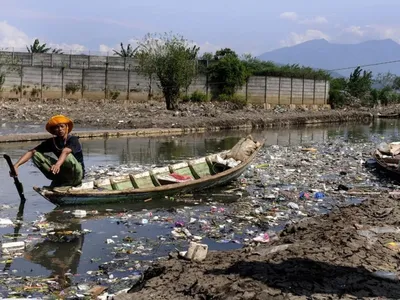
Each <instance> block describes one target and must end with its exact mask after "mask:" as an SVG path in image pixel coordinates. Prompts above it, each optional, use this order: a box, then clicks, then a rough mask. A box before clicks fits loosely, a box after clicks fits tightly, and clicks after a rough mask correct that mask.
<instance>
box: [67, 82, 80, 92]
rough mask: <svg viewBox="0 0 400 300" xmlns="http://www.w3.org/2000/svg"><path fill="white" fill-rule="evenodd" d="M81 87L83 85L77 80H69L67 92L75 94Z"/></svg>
mask: <svg viewBox="0 0 400 300" xmlns="http://www.w3.org/2000/svg"><path fill="white" fill-rule="evenodd" d="M80 89H81V85H80V84H79V83H75V82H73V81H72V82H68V83H67V84H66V85H65V93H66V94H67V95H69V94H72V95H73V94H75V93H76V92H78V91H79V90H80Z"/></svg>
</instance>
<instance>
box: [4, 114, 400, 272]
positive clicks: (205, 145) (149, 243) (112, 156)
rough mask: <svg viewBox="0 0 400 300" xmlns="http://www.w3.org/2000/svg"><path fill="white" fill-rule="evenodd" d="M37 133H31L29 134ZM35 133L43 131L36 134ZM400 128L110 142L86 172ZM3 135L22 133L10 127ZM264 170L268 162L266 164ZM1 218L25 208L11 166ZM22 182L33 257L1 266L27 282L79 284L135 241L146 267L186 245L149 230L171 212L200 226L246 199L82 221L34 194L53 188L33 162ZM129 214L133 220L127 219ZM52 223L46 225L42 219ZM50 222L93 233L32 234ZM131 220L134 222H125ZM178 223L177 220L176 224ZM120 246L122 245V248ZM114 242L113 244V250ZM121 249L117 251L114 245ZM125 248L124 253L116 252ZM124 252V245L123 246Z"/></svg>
mask: <svg viewBox="0 0 400 300" xmlns="http://www.w3.org/2000/svg"><path fill="white" fill-rule="evenodd" d="M24 128H25V130H24V131H25V132H30V129H29V127H24ZM32 128H33V130H37V128H36V127H35V126H32ZM399 128H400V122H399V120H388V119H386V120H377V121H376V122H375V123H373V124H369V125H357V124H344V125H343V124H340V125H339V124H334V125H329V126H313V127H303V128H283V129H268V130H256V131H223V132H215V133H198V134H190V135H182V136H168V137H139V138H137V137H135V138H134V137H124V138H108V139H83V140H81V142H82V145H83V149H84V156H85V164H86V166H87V168H88V170H89V172H90V171H91V170H99V169H111V170H112V169H114V168H116V167H118V166H121V165H122V166H126V167H127V168H133V169H134V168H137V169H140V168H146V167H147V168H150V167H151V166H154V165H163V164H168V163H172V162H176V161H179V160H183V159H188V158H193V157H199V156H203V155H206V154H208V153H213V152H217V151H221V150H225V149H229V148H230V147H232V146H233V145H234V144H235V143H236V142H237V141H238V140H239V139H240V138H241V137H243V136H245V135H246V134H249V133H251V134H252V135H253V137H254V138H256V139H265V144H266V147H268V146H270V145H283V146H284V145H307V144H314V143H324V142H328V141H329V140H335V139H340V140H343V141H345V142H347V143H349V144H350V145H351V144H355V143H364V142H371V141H373V142H375V143H377V142H379V141H380V139H386V140H393V141H394V140H399ZM2 130H3V131H4V132H12V131H14V130H15V128H14V129H13V128H7V127H3V128H2ZM36 144H37V143H36V142H24V143H8V144H0V153H7V154H9V155H10V156H11V158H12V160H13V161H16V160H17V159H18V158H19V157H20V156H21V155H22V154H23V153H24V152H25V151H27V150H28V149H30V148H32V147H34V146H35V145H36ZM261 162H262V160H261ZM0 167H1V172H0V218H5V219H11V220H15V218H16V216H17V212H18V207H19V196H18V194H17V192H16V189H15V186H14V184H13V180H12V178H10V177H9V175H8V166H7V164H6V162H5V160H3V159H2V160H0ZM19 172H20V174H19V179H20V180H21V182H22V183H23V185H24V190H25V196H26V198H27V202H26V204H25V207H24V211H23V226H22V228H21V229H20V232H19V233H20V234H21V235H22V236H21V237H20V238H19V240H25V241H28V242H29V243H30V248H29V249H30V251H28V253H25V254H24V255H23V256H21V257H17V258H14V259H13V260H10V261H2V262H0V267H2V268H5V269H7V270H11V271H12V272H13V273H14V274H16V275H21V276H28V275H29V276H37V275H43V276H50V275H59V274H62V273H63V272H64V273H65V272H71V273H73V274H76V276H77V277H79V276H83V275H84V274H87V273H88V272H89V273H90V271H93V270H96V269H97V268H98V266H99V265H100V264H101V263H104V262H107V261H110V260H112V259H115V258H116V257H118V255H116V254H118V252H119V249H117V248H118V247H120V246H121V243H122V242H121V240H122V238H123V237H127V236H130V237H132V239H133V240H135V241H136V242H137V243H136V246H135V247H136V252H134V253H133V254H132V256H131V259H133V260H137V261H141V260H146V259H154V258H156V257H158V256H164V255H166V254H167V253H168V251H171V250H173V249H175V248H179V243H178V244H177V243H166V242H165V241H166V236H167V235H168V234H169V233H170V232H171V228H172V227H173V225H168V223H166V222H148V223H147V221H146V222H144V221H143V219H145V220H150V219H151V218H154V216H157V218H160V219H163V220H165V219H166V218H170V217H171V211H174V212H178V213H181V215H184V216H185V217H188V216H189V215H190V216H192V217H196V218H200V217H199V216H201V215H202V214H206V212H208V211H209V210H210V203H208V202H207V201H205V199H207V198H209V197H212V201H213V203H214V204H215V203H218V202H224V201H235V200H236V199H237V198H238V197H239V196H237V195H235V194H234V193H233V194H230V196H229V197H228V196H227V194H226V193H225V189H226V188H225V189H224V188H222V189H217V190H214V191H213V193H214V194H213V195H211V196H210V195H207V194H204V195H200V196H198V197H197V198H196V199H197V200H196V199H195V201H191V202H190V203H185V202H175V201H171V199H169V200H168V199H166V200H165V201H158V202H154V201H150V202H141V203H134V204H125V205H119V206H116V205H114V206H111V207H110V206H98V207H84V208H80V209H86V210H87V211H88V212H89V211H92V210H93V211H97V212H99V214H98V215H96V216H95V217H93V218H83V219H75V218H71V214H70V213H69V212H70V211H71V210H74V209H76V208H71V207H68V208H57V207H55V206H54V205H53V204H51V203H49V202H47V201H46V200H45V199H43V198H42V197H41V196H40V195H38V194H37V193H36V192H34V191H33V189H32V187H33V186H42V185H47V184H48V183H49V182H48V180H47V179H46V178H44V176H42V175H41V174H40V172H39V171H38V170H37V169H35V167H34V166H33V165H32V163H30V162H28V163H26V164H25V165H24V166H22V167H21V168H20V170H19ZM127 212H129V216H128V217H126V218H125V219H124V216H126V214H127ZM44 215H46V218H47V219H43V218H44ZM40 219H43V221H44V222H42V224H44V225H43V226H46V224H48V222H50V221H54V220H56V221H57V222H58V224H62V225H64V226H66V230H71V231H74V230H77V231H78V232H81V231H82V230H86V231H87V232H88V233H87V234H85V235H82V236H81V237H80V238H78V239H75V240H72V241H70V242H69V243H60V242H59V243H56V242H52V241H50V240H48V239H47V238H46V237H45V236H40V234H39V233H35V231H33V229H32V224H33V223H34V222H37V221H38V220H40ZM127 219H129V222H128V221H126V220H127ZM175 221H176V220H175ZM13 232H14V228H13V227H10V226H9V227H3V228H0V234H1V235H2V241H3V242H10V241H12V239H10V238H9V235H10V234H12V233H13ZM117 241H120V244H118V243H117ZM203 241H204V242H206V243H207V244H208V245H209V249H211V250H215V249H217V250H218V249H234V248H239V247H242V245H240V244H238V243H225V242H221V241H218V239H210V238H206V239H204V240H203ZM107 242H108V243H107ZM113 242H114V243H113ZM117 244H118V247H117ZM122 244H123V243H122Z"/></svg>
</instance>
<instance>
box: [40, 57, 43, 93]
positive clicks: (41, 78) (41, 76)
mask: <svg viewBox="0 0 400 300" xmlns="http://www.w3.org/2000/svg"><path fill="white" fill-rule="evenodd" d="M40 100H43V61H42V67H41V70H40Z"/></svg>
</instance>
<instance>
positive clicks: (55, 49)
mask: <svg viewBox="0 0 400 300" xmlns="http://www.w3.org/2000/svg"><path fill="white" fill-rule="evenodd" d="M51 53H53V54H64V52H63V50H62V49H59V48H54V49H53V50H51Z"/></svg>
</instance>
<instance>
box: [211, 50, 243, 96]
mask: <svg viewBox="0 0 400 300" xmlns="http://www.w3.org/2000/svg"><path fill="white" fill-rule="evenodd" d="M208 71H209V74H210V83H211V85H212V86H211V87H212V92H213V96H214V97H218V95H220V94H226V95H229V96H233V95H234V94H235V92H236V91H237V90H238V89H239V88H241V87H242V86H243V85H244V84H245V82H246V79H247V78H248V72H247V69H246V66H245V64H244V63H243V62H242V61H241V60H240V59H239V57H238V56H237V54H236V53H235V52H234V51H232V50H231V49H229V48H225V49H221V50H218V51H217V52H216V53H215V55H214V61H213V62H212V64H211V65H210V66H209V68H208Z"/></svg>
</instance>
